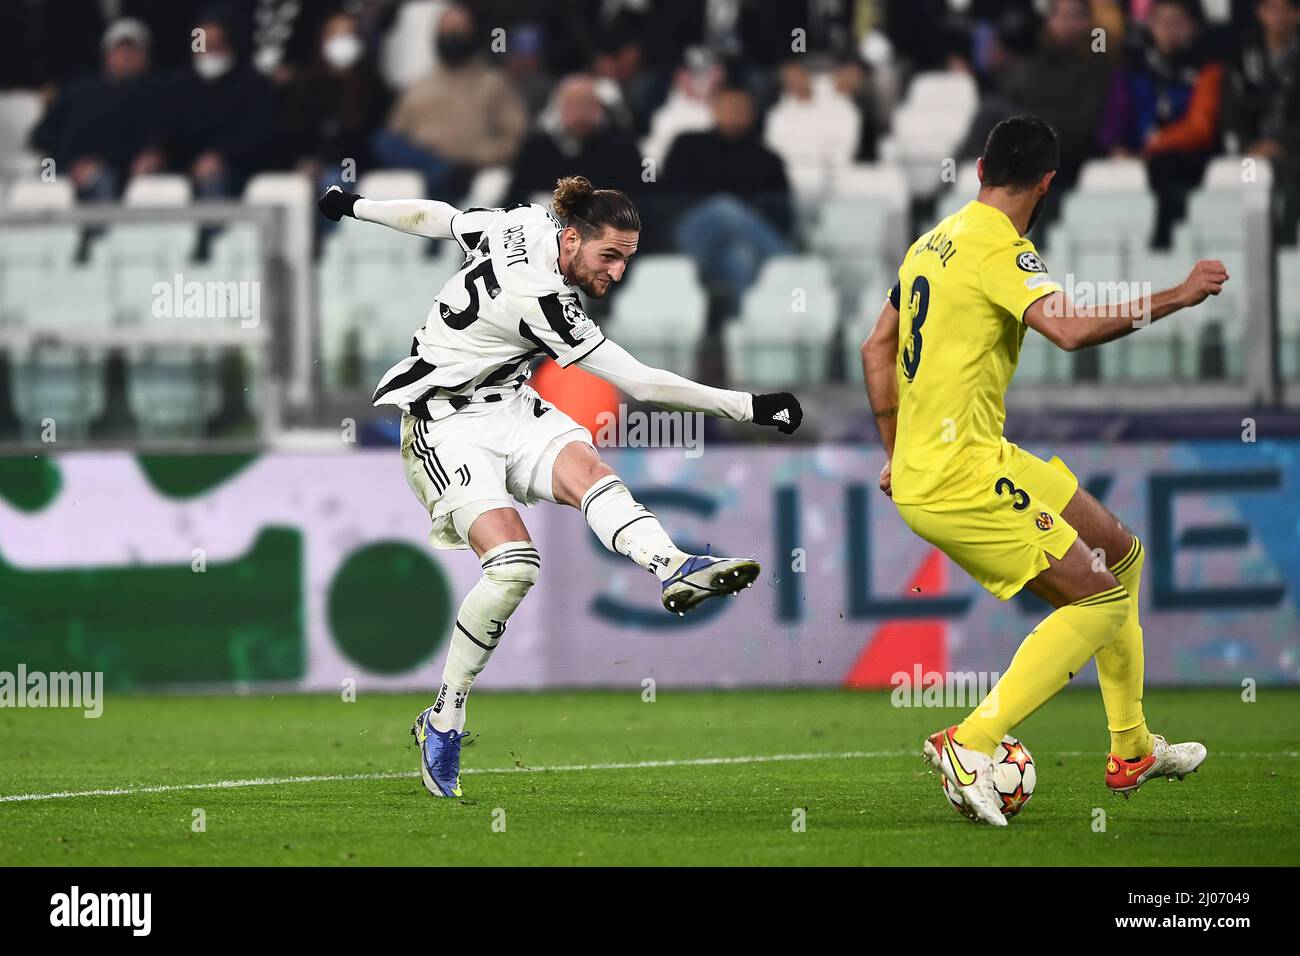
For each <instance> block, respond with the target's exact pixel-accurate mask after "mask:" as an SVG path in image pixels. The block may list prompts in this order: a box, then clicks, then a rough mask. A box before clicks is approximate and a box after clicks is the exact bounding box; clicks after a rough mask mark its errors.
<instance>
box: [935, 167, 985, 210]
mask: <svg viewBox="0 0 1300 956" xmlns="http://www.w3.org/2000/svg"><path fill="white" fill-rule="evenodd" d="M979 191H980V177H979V173H978V172H977V171H976V169H975V161H974V160H967V161H966V162H964V163H962V164H961V165H960V166H958V167H957V181H956V182H955V183H953V184H952V185H951V186H949V187H948V188H947V189H946V190H944V192H943V194H942V195H940V196H939V200H938V203H937V204H936V205H935V209H934V221H935V222H938V221H939V220H941V219H947V218H948V217H949V216H951V215H952V214H953V213H955V212H957V211H958V210H959V209H961V208H962V207H963V206H965V205H966V204H967V203H968V202H970V201H971V200H972V199H974V198H975V197H976V196H977V195H978V194H979Z"/></svg>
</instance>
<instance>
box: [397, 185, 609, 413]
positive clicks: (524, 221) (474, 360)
mask: <svg viewBox="0 0 1300 956" xmlns="http://www.w3.org/2000/svg"><path fill="white" fill-rule="evenodd" d="M560 230H561V226H560V223H559V222H558V221H557V220H556V219H555V217H554V216H552V215H551V213H550V212H549V211H548V210H547V209H546V208H545V207H542V206H538V205H532V204H519V205H516V206H509V207H506V208H505V209H467V210H465V211H464V212H460V213H457V214H456V215H455V216H454V217H452V220H451V232H452V235H453V237H454V238H455V240H456V242H457V243H459V244H460V247H461V249H463V250H464V251H465V254H466V255H465V263H464V265H463V266H461V268H460V271H458V272H457V273H456V274H455V275H454V276H452V277H451V278H450V279H448V280H447V283H446V284H445V285H444V286H443V287H442V289H441V290H439V292H438V294H437V295H436V296H435V297H434V303H433V308H432V309H430V310H429V316H428V318H427V320H426V321H425V323H424V326H423V327H422V328H421V329H420V330H419V331H417V332H416V333H415V337H414V339H413V340H412V342H411V354H410V355H408V356H407V357H406V358H404V359H402V360H401V361H400V362H398V363H397V364H396V365H394V366H393V367H392V368H390V369H389V370H388V371H387V372H386V373H385V374H384V377H383V378H382V379H381V380H380V382H379V386H378V388H376V390H375V394H374V403H375V404H376V405H396V406H397V407H399V408H401V409H402V410H403V411H407V412H410V413H411V414H412V415H415V416H416V417H417V418H422V419H426V420H428V421H437V420H438V419H441V418H445V417H447V416H448V415H451V414H453V413H454V412H456V411H457V410H458V409H460V408H463V407H464V406H465V405H466V404H468V403H470V402H475V403H477V402H492V401H500V400H502V399H503V398H504V397H505V396H506V395H508V394H510V393H511V392H514V391H515V390H516V389H518V388H519V387H520V386H521V385H523V384H524V382H526V381H527V380H528V378H529V376H530V375H531V368H530V367H529V366H530V363H531V360H532V359H534V358H536V357H537V356H539V355H547V356H550V357H551V358H553V359H554V360H555V361H556V363H557V364H559V365H560V366H561V367H567V366H569V365H571V364H572V363H574V362H576V361H578V360H579V359H581V358H584V357H586V356H587V355H590V354H591V353H592V352H593V351H594V350H595V349H596V348H597V347H599V345H600V343H601V342H603V341H604V336H603V335H602V334H601V331H600V329H598V328H597V327H596V324H595V323H594V322H592V321H591V319H590V318H589V317H588V316H587V314H586V312H584V311H583V308H582V303H581V301H580V300H579V299H578V295H577V292H576V291H575V290H574V289H573V288H572V287H571V286H570V285H569V282H568V280H567V279H565V278H564V275H563V274H562V273H561V272H560V268H559V254H560V244H559V234H560Z"/></svg>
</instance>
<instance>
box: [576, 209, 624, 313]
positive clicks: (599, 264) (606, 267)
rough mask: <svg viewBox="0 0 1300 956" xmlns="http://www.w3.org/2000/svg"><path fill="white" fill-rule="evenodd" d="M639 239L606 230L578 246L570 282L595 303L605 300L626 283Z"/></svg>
mask: <svg viewBox="0 0 1300 956" xmlns="http://www.w3.org/2000/svg"><path fill="white" fill-rule="evenodd" d="M639 238H640V234H639V233H636V232H628V231H625V230H621V229H611V228H609V227H606V228H605V231H604V232H603V233H602V234H601V235H599V236H593V237H592V238H591V239H588V240H587V241H586V242H584V243H582V244H581V245H580V246H578V251H577V252H576V253H575V254H574V256H573V261H572V262H570V263H569V271H568V278H569V281H570V282H572V283H573V284H574V285H576V286H577V287H578V288H579V289H581V290H582V291H583V292H585V293H587V295H589V296H591V297H592V298H593V299H599V298H602V297H604V296H605V295H606V294H607V293H608V292H609V290H610V288H611V287H612V286H613V284H614V283H615V282H619V281H621V280H622V278H623V273H624V272H626V271H627V265H628V262H629V261H630V260H631V258H632V256H633V255H635V254H636V246H637V240H638V239H639Z"/></svg>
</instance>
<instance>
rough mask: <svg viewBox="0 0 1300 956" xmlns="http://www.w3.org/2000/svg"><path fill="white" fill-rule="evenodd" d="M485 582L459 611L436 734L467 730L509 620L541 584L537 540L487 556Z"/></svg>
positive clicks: (511, 544)
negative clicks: (471, 703)
mask: <svg viewBox="0 0 1300 956" xmlns="http://www.w3.org/2000/svg"><path fill="white" fill-rule="evenodd" d="M482 564H483V577H482V578H480V579H479V582H478V584H476V585H474V587H473V588H472V589H471V590H470V592H469V594H467V595H466V596H465V600H464V601H463V602H461V605H460V610H459V611H457V612H456V623H455V625H454V630H453V633H452V635H451V645H450V647H449V648H448V650H447V663H446V665H445V666H444V668H443V672H442V688H441V689H440V690H439V692H438V700H437V702H436V703H435V704H434V705H433V711H432V714H431V715H430V716H431V718H432V722H433V727H434V729H435V730H438V731H441V732H443V733H445V732H447V731H449V730H456V731H459V730H463V729H464V727H465V698H466V697H467V696H468V695H469V689H470V687H471V686H473V684H474V678H476V677H478V675H479V673H480V672H482V670H483V668H484V667H486V666H487V662H488V658H490V657H491V656H492V652H493V651H494V650H496V648H497V645H498V644H499V643H500V642H501V636H502V635H503V634H504V633H505V630H506V621H508V620H509V619H510V615H511V614H513V613H514V612H515V608H517V607H519V604H520V602H522V601H523V599H524V596H525V595H526V594H527V593H528V589H529V588H531V587H532V586H533V584H535V583H536V581H537V574H538V571H540V569H541V566H542V562H541V557H540V556H539V555H538V553H537V549H536V548H535V547H533V543H532V542H531V541H507V542H506V543H505V544H499V545H497V546H496V547H495V548H492V549H491V550H489V551H485V552H484V553H483V557H482Z"/></svg>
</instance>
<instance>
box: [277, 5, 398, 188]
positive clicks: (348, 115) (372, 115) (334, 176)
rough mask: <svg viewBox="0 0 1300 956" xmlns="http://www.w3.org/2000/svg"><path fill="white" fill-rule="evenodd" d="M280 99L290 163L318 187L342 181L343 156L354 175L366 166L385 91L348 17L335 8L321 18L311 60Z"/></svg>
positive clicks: (384, 105)
mask: <svg viewBox="0 0 1300 956" xmlns="http://www.w3.org/2000/svg"><path fill="white" fill-rule="evenodd" d="M285 101H286V102H285V106H286V108H285V111H284V127H285V129H284V133H285V137H286V140H287V143H286V147H287V150H288V154H289V158H290V160H291V163H292V165H293V166H294V168H296V169H298V170H299V171H300V172H303V173H306V174H307V175H308V176H310V177H311V178H312V180H313V181H314V182H316V183H317V184H318V185H319V186H320V189H321V190H322V191H323V190H324V189H325V188H326V187H328V186H331V185H335V184H338V185H343V180H342V179H341V177H342V175H343V174H344V173H345V172H347V171H349V170H345V169H344V167H343V164H344V162H345V161H347V160H351V161H352V167H351V169H350V172H351V173H352V174H354V175H356V174H359V173H360V172H361V171H363V170H366V169H369V168H370V165H371V163H370V139H371V137H372V136H373V135H374V133H375V130H376V129H377V128H378V126H379V122H380V120H381V118H382V117H383V115H384V113H385V112H386V111H387V109H388V105H389V104H388V94H387V92H386V90H385V89H384V85H383V81H382V80H380V78H379V74H378V72H377V71H376V70H375V68H374V65H373V63H372V62H371V60H370V58H369V57H368V56H367V55H366V47H365V42H364V41H363V40H362V39H361V35H360V33H359V31H358V29H357V21H356V19H355V18H354V17H353V16H351V15H350V14H347V13H336V14H334V15H333V16H332V17H330V18H329V19H328V20H326V21H325V23H324V25H323V26H322V28H321V35H320V46H319V48H318V50H317V55H316V60H315V62H313V63H312V64H311V65H310V66H308V67H307V68H306V69H305V70H304V71H302V72H301V73H299V74H298V75H297V76H296V77H295V78H294V79H293V81H291V82H290V84H289V87H288V89H287V91H286V95H285ZM345 188H346V187H345Z"/></svg>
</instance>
